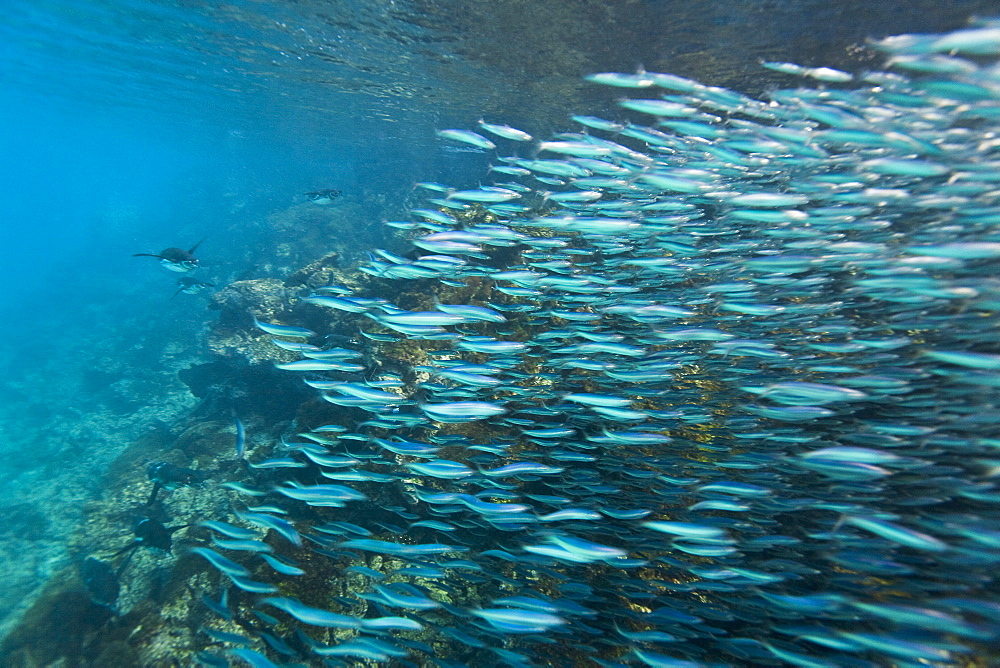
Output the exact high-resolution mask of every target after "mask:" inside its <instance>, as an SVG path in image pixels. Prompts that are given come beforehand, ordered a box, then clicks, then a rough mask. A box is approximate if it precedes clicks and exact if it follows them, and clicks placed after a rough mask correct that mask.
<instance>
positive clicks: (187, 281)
mask: <svg viewBox="0 0 1000 668" xmlns="http://www.w3.org/2000/svg"><path fill="white" fill-rule="evenodd" d="M177 285H178V286H180V287H178V288H177V292H175V293H174V294H172V295H170V298H171V299H173V298H174V297H176V296H177V295H179V294H180V293H182V292H183V293H184V294H186V295H196V294H198V293H199V292H204V291H205V290H208V289H209V288H214V287H215V283H209V282H208V281H199V280H198V279H197V278H193V277H191V276H181V277H180V278H178V279H177Z"/></svg>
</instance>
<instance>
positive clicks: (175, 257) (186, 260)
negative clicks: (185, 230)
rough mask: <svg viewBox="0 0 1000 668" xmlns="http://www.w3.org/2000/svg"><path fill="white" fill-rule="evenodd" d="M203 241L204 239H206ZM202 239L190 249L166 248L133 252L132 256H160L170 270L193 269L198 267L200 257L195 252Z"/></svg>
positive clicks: (161, 261) (162, 262)
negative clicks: (154, 251)
mask: <svg viewBox="0 0 1000 668" xmlns="http://www.w3.org/2000/svg"><path fill="white" fill-rule="evenodd" d="M201 241H204V239H202V240H201ZM201 241H199V242H198V243H196V244H195V245H194V246H192V247H191V249H190V250H184V249H183V248H165V249H164V250H162V251H160V252H159V253H133V254H132V257H158V258H160V264H162V265H163V266H164V267H166V268H167V269H169V270H170V271H180V272H185V271H191V270H192V269H197V268H198V258H196V257H195V256H194V252H195V251H196V250H198V246H200V245H201Z"/></svg>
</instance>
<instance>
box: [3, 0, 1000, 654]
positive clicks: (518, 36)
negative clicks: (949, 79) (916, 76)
mask: <svg viewBox="0 0 1000 668" xmlns="http://www.w3.org/2000/svg"><path fill="white" fill-rule="evenodd" d="M486 4H487V3H462V2H427V3H419V2H414V3H409V2H397V3H380V2H370V3H366V2H297V3H283V2H236V3H229V4H225V5H220V6H218V7H208V6H204V7H202V6H198V4H197V3H194V4H192V3H183V2H176V3H173V2H168V1H164V2H150V1H145V0H129V1H121V2H113V3H107V2H96V1H90V0H77V1H75V2H74V1H69V0H50V1H46V2H32V1H28V0H7V1H6V2H4V3H3V5H2V7H0V156H2V159H0V215H2V216H3V218H2V220H0V258H2V259H0V286H2V289H0V313H3V314H4V325H3V327H0V509H6V510H7V511H8V512H6V513H4V515H6V517H8V518H17V519H16V524H15V522H14V520H11V523H10V524H8V526H6V527H4V526H3V520H0V529H2V535H0V539H2V541H3V546H2V547H0V567H3V568H4V569H5V570H6V571H7V572H8V573H10V574H11V575H10V578H11V584H10V586H9V587H8V588H7V591H6V593H5V594H0V635H2V634H4V633H6V632H8V631H9V630H10V628H11V627H12V625H13V624H15V623H16V622H17V619H18V614H20V613H22V612H23V611H24V610H25V609H26V608H28V607H29V606H30V605H31V604H32V603H33V602H34V601H35V600H36V599H37V596H38V592H39V591H40V588H41V587H43V586H44V585H45V583H46V581H47V580H48V578H50V577H51V576H52V575H53V574H56V573H59V572H60V571H61V570H62V569H65V568H66V567H67V565H68V564H70V563H71V561H72V559H73V558H74V557H76V556H79V555H78V554H77V552H76V551H78V550H79V548H80V546H79V538H78V537H79V536H80V535H81V531H83V533H85V530H81V527H82V526H85V522H86V521H87V518H88V514H89V513H90V512H92V511H93V509H94V508H95V506H93V505H89V506H88V505H87V504H95V503H105V504H108V503H114V502H116V500H115V499H110V500H109V499H103V501H102V500H101V495H102V494H103V493H104V490H105V483H106V481H105V480H103V479H102V478H101V476H102V475H104V474H105V473H106V472H107V471H108V470H109V469H110V468H111V467H112V463H113V462H114V460H115V458H116V457H118V456H119V455H120V454H121V453H122V452H124V451H125V450H126V449H127V448H128V446H129V445H130V444H132V443H133V442H134V441H135V440H136V439H138V438H139V437H141V436H142V435H143V434H146V433H149V432H150V431H151V430H155V429H158V428H160V427H162V426H164V425H167V426H168V427H169V426H170V425H172V424H174V423H175V421H179V420H181V419H182V418H183V417H184V416H185V415H187V414H189V412H190V411H191V410H193V409H195V408H196V407H197V405H198V401H199V400H198V398H196V397H194V396H192V395H191V394H190V393H189V392H188V389H187V387H186V386H185V385H184V384H183V383H182V382H181V381H180V380H178V378H177V372H178V371H180V370H181V369H184V368H187V367H190V366H193V365H197V364H200V363H204V362H208V361H210V360H211V359H212V356H211V354H210V352H209V351H208V350H207V349H206V347H205V345H204V340H205V332H206V330H207V328H208V327H209V326H210V325H211V324H212V323H213V322H215V320H216V318H217V317H218V312H217V311H216V310H212V309H209V308H208V306H209V305H210V304H211V292H212V291H208V292H206V293H202V294H196V295H188V294H183V293H182V294H177V295H175V294H174V293H175V292H176V290H177V288H178V285H177V283H176V280H177V278H178V277H179V274H176V273H171V272H168V271H165V270H164V269H163V268H162V267H160V266H158V263H157V262H156V261H154V260H153V259H152V258H146V257H132V255H133V254H134V253H156V252H159V251H161V250H163V249H165V248H168V247H181V248H189V247H191V246H194V245H195V244H196V243H197V242H199V241H200V240H203V241H202V242H201V245H200V246H199V248H198V256H199V257H200V258H201V260H202V264H203V266H202V268H201V269H199V270H198V274H197V275H198V277H199V278H200V279H202V280H205V281H210V282H212V283H214V284H215V288H216V289H222V288H223V287H224V286H226V285H227V284H229V283H231V282H233V281H236V280H242V279H247V278H266V277H275V278H285V277H286V276H287V275H289V274H290V273H292V272H294V271H296V270H297V269H298V268H300V267H301V266H302V265H304V264H306V263H308V262H310V261H313V260H316V259H318V258H320V257H322V256H323V255H324V254H325V253H326V252H328V251H329V250H330V248H329V247H326V246H325V245H324V244H323V243H322V239H317V238H316V236H315V234H314V233H311V232H310V228H309V226H320V225H327V227H323V228H322V229H323V230H324V232H323V234H326V235H329V237H330V239H331V246H333V245H337V247H338V249H340V250H346V251H347V252H346V254H345V256H344V258H343V260H342V261H343V262H344V263H345V265H347V264H350V263H352V262H357V261H359V260H362V259H364V258H365V257H366V255H365V254H366V252H367V251H368V250H369V249H371V248H375V247H379V246H382V245H384V244H385V243H386V239H387V238H388V237H387V236H386V234H387V233H386V232H385V230H384V228H383V227H382V226H381V223H382V222H383V221H386V220H394V219H399V218H401V217H405V216H406V215H407V213H406V212H407V208H408V207H411V206H414V205H415V204H416V203H417V202H418V200H417V199H416V196H415V194H414V190H413V188H414V184H415V183H416V182H419V181H441V182H443V183H449V184H454V185H456V186H462V187H475V186H477V185H478V184H479V183H481V182H483V180H484V178H485V174H486V169H487V167H488V164H489V162H490V161H491V156H489V155H487V154H485V153H477V152H472V151H466V150H461V149H462V147H454V146H452V147H447V146H445V145H443V144H442V142H440V141H439V140H437V138H436V137H435V135H434V132H435V130H436V129H441V128H446V127H470V128H471V127H473V126H474V123H475V121H476V119H478V118H480V117H484V116H485V117H486V118H488V119H489V120H494V121H500V122H505V123H510V124H512V125H515V126H518V127H525V128H526V129H529V130H530V131H532V132H533V133H534V134H536V136H545V135H546V133H549V132H551V131H553V130H560V129H565V127H566V124H567V123H568V121H567V118H568V116H569V114H571V113H580V112H581V110H586V111H587V112H589V113H598V114H599V113H601V112H603V111H607V110H609V109H612V110H613V109H614V96H609V95H608V94H607V93H606V91H601V92H600V93H597V92H595V91H594V90H593V88H589V87H587V86H585V85H584V84H583V83H582V80H581V77H582V76H583V75H585V74H587V73H591V72H598V71H626V72H627V71H634V70H635V69H636V68H637V67H640V66H645V67H647V68H648V69H650V70H651V71H653V70H655V71H663V72H676V73H678V74H683V75H688V76H697V77H698V78H699V79H700V80H702V81H705V82H706V83H711V84H717V85H725V86H730V87H735V86H741V87H742V88H743V89H744V90H748V91H749V92H752V93H760V92H762V91H765V90H768V89H770V88H773V87H774V85H775V84H774V81H775V79H774V75H773V73H767V72H763V73H762V72H760V71H759V69H758V68H757V63H758V61H760V60H762V59H767V60H789V61H794V62H802V63H804V64H813V65H831V66H844V67H852V68H854V69H860V68H863V67H864V66H865V65H866V64H867V63H869V62H870V61H871V59H872V58H873V57H872V56H871V55H870V54H865V53H864V52H863V50H862V49H861V48H860V45H862V44H863V43H864V41H865V40H866V39H868V38H877V37H882V36H885V35H888V34H897V33H904V32H938V31H946V30H950V29H954V28H957V27H959V26H961V25H964V23H965V22H966V20H967V19H968V18H969V17H970V16H972V15H974V14H976V13H984V12H987V11H989V10H990V9H991V8H992V9H994V10H995V9H996V8H995V6H994V7H991V4H993V3H989V2H973V1H971V0H969V1H966V2H952V3H947V6H946V7H940V6H937V5H938V4H940V3H906V2H885V3H877V4H875V5H873V4H872V3H847V4H840V3H838V4H837V8H838V9H836V10H833V9H831V8H830V5H829V4H828V3H797V2H785V3H782V2H778V3H774V2H768V3H765V2H731V3H683V4H682V3H673V2H665V1H659V2H657V1H652V0H650V1H647V2H621V3H604V2H600V3H597V2H595V3H588V2H585V3H579V6H578V7H575V6H574V7H570V6H569V4H568V3H561V2H557V1H555V0H552V1H551V2H543V3H535V4H534V5H531V6H528V7H527V8H526V7H525V6H524V5H523V4H521V3H513V2H511V3H497V4H496V5H495V6H492V3H489V4H491V6H492V9H490V8H488V7H486ZM747 26H750V27H749V28H747ZM456 149H457V150H456ZM327 188H332V189H337V190H340V191H341V192H342V193H343V194H342V195H341V197H339V198H338V199H337V200H336V201H335V202H334V203H333V204H332V205H331V206H330V208H329V209H320V208H309V207H313V206H314V205H312V204H311V203H309V202H307V201H306V199H305V196H304V194H305V193H306V192H309V191H313V190H317V189H327ZM330 212H332V213H330ZM338 212H339V213H338ZM328 216H329V217H328ZM334 219H335V220H336V223H335V224H334V225H333V226H329V221H330V220H334ZM310 235H311V236H310ZM302 238H309V239H310V241H309V243H308V244H306V243H302V242H301V241H299V240H300V239H302ZM334 242H336V243H334ZM145 489H146V488H143V489H142V490H138V491H135V494H137V495H139V496H142V494H144V493H145ZM26 526H31V527H33V530H32V531H25V530H24V527H26ZM71 536H76V537H77V538H74V541H76V542H74V543H72V544H71V541H70V537H71ZM129 537H130V533H129V530H128V528H127V526H123V528H122V535H121V540H122V541H127V540H128V539H129ZM117 546H118V545H117V544H116V545H114V546H109V548H110V547H117Z"/></svg>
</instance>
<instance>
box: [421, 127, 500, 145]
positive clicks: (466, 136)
mask: <svg viewBox="0 0 1000 668" xmlns="http://www.w3.org/2000/svg"><path fill="white" fill-rule="evenodd" d="M435 134H436V135H437V136H438V137H441V138H442V139H450V140H452V141H457V142H462V143H463V144H470V145H472V146H475V147H477V148H481V149H492V148H496V147H497V145H496V144H494V143H493V142H491V141H490V140H489V139H487V138H486V137H484V136H482V135H481V134H478V133H475V132H471V131H469V130H438V131H437V132H435Z"/></svg>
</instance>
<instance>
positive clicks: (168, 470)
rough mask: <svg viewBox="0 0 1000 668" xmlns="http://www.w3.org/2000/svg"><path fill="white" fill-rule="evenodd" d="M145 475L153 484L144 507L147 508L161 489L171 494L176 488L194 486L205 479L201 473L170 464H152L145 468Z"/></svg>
mask: <svg viewBox="0 0 1000 668" xmlns="http://www.w3.org/2000/svg"><path fill="white" fill-rule="evenodd" d="M146 475H147V476H148V477H149V479H150V480H151V481H152V482H153V489H152V491H151V492H150V493H149V499H147V501H146V503H145V505H144V506H143V507H144V508H145V507H148V506H151V505H153V502H154V501H156V495H157V494H159V492H160V490H161V489H165V490H167V491H168V492H171V491H173V490H175V489H177V488H178V487H184V486H187V485H196V484H198V483H199V482H201V481H202V480H204V479H205V474H204V473H202V472H201V471H196V470H194V469H189V468H187V467H184V466H177V465H176V464H171V463H170V462H152V463H150V465H149V466H147V467H146Z"/></svg>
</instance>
